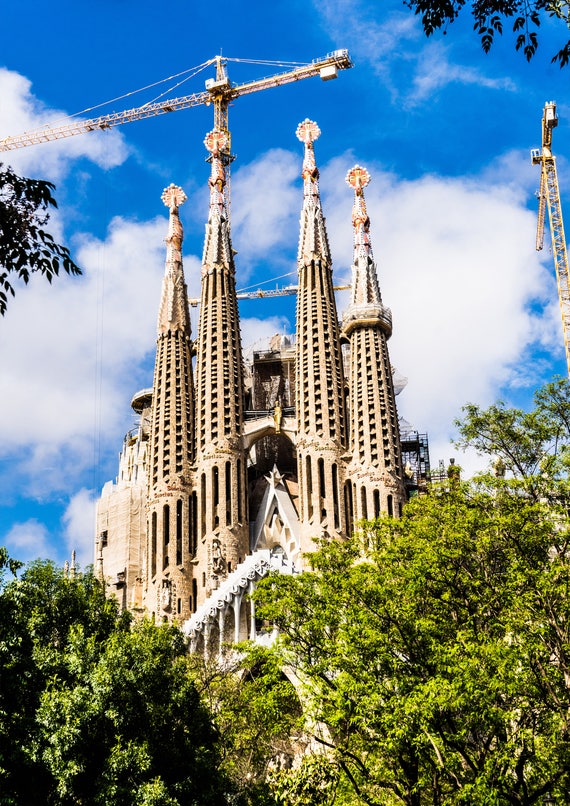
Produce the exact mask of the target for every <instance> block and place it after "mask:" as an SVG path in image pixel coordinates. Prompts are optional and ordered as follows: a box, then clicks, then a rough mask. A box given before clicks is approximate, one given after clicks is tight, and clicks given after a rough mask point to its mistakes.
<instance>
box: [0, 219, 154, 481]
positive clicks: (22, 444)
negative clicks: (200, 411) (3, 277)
mask: <svg viewBox="0 0 570 806" xmlns="http://www.w3.org/2000/svg"><path fill="white" fill-rule="evenodd" d="M166 231H167V223H166V219H165V218H157V219H155V220H153V221H148V222H135V221H128V220H125V219H121V218H116V219H114V220H113V221H112V222H111V225H110V227H109V232H108V236H107V238H106V240H105V241H99V240H97V239H95V238H94V237H92V236H84V237H83V238H82V239H81V243H80V246H79V248H78V249H77V250H76V255H77V260H78V263H79V264H80V265H81V266H82V267H83V269H84V272H85V273H84V276H83V277H80V278H70V277H68V276H67V275H63V276H62V277H60V278H58V279H57V280H56V281H55V282H54V283H53V285H52V286H50V285H48V283H46V282H45V280H44V279H43V278H41V277H34V278H33V281H32V282H31V283H30V286H29V287H28V288H26V289H25V290H20V291H19V293H18V294H17V295H16V298H15V299H14V300H13V302H12V303H11V305H10V308H9V310H8V313H7V315H6V317H5V319H4V320H3V321H2V328H1V329H0V349H1V351H2V355H3V368H2V369H3V388H4V389H6V390H9V394H4V395H3V396H2V397H1V398H0V454H3V455H4V456H7V455H9V454H12V458H13V461H12V467H11V470H10V475H9V477H8V478H7V479H6V481H5V483H6V485H7V486H8V488H9V487H10V486H11V484H12V479H13V478H14V477H15V476H16V475H17V474H18V473H19V472H24V473H25V474H26V475H27V477H28V483H27V485H26V486H27V488H28V489H31V490H34V491H35V494H37V495H40V494H42V493H45V492H48V491H50V490H57V489H66V487H67V488H69V486H70V485H71V484H72V479H73V478H77V475H78V474H79V473H81V471H82V470H84V469H85V468H86V467H88V466H90V465H92V463H93V461H94V460H96V457H94V450H95V449H94V442H95V443H96V442H97V440H98V434H99V433H101V434H104V435H105V437H104V439H107V438H108V437H109V436H112V437H114V438H115V439H117V438H118V435H119V434H121V433H122V431H123V429H124V423H125V417H126V416H128V401H129V400H130V396H131V395H132V394H133V392H134V391H136V384H137V383H139V381H138V376H140V374H141V367H142V365H143V362H144V361H145V359H148V357H149V356H150V357H151V361H152V351H153V348H154V341H155V334H156V312H157V308H158V300H159V296H160V287H161V282H162V267H163V266H164V255H165V251H164V237H165V234H166ZM145 383H146V378H145ZM133 387H135V388H133Z"/></svg>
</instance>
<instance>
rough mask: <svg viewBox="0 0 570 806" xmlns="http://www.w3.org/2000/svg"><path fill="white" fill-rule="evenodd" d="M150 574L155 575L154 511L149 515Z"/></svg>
mask: <svg viewBox="0 0 570 806" xmlns="http://www.w3.org/2000/svg"><path fill="white" fill-rule="evenodd" d="M150 575H151V576H153V577H154V576H156V512H153V513H152V515H151V516H150Z"/></svg>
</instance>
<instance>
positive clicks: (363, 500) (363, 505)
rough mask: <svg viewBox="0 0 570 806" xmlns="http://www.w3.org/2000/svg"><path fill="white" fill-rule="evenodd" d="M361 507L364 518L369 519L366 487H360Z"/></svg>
mask: <svg viewBox="0 0 570 806" xmlns="http://www.w3.org/2000/svg"><path fill="white" fill-rule="evenodd" d="M360 508H361V510H362V518H363V520H365V521H366V520H368V507H367V505H366V487H361V488H360Z"/></svg>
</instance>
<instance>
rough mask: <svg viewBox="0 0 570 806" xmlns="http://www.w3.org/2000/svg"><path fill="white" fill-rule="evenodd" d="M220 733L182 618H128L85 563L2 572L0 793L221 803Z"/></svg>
mask: <svg viewBox="0 0 570 806" xmlns="http://www.w3.org/2000/svg"><path fill="white" fill-rule="evenodd" d="M2 558H3V561H4V565H5V564H6V562H7V557H6V556H5V555H0V559H2ZM218 741H219V737H218V735H217V733H216V730H215V727H214V725H213V723H212V720H211V717H210V714H209V712H208V710H207V708H206V707H205V706H204V704H203V703H202V702H201V701H200V697H199V693H198V690H197V687H196V685H195V683H194V678H193V675H192V674H191V670H190V668H189V660H188V656H187V653H186V645H185V642H184V640H183V636H182V634H181V633H180V632H179V631H178V630H176V629H174V628H169V627H166V626H162V625H161V626H160V627H157V626H155V625H153V624H151V623H149V622H142V623H140V624H136V625H134V626H133V625H132V624H131V623H130V619H129V617H128V616H127V615H126V614H120V613H119V612H118V609H117V605H116V603H115V602H114V601H109V600H107V599H106V598H105V595H104V591H103V589H102V587H101V586H100V585H99V583H98V581H97V580H96V579H95V578H94V577H93V574H91V573H84V574H78V575H76V576H75V577H72V578H68V577H67V576H66V575H65V574H64V572H63V571H62V570H60V569H58V568H57V567H56V566H54V565H53V564H52V563H45V562H36V563H32V564H31V565H30V566H28V567H27V568H26V569H25V571H24V572H23V573H22V575H21V578H19V579H14V580H8V581H6V582H5V584H4V587H3V589H2V590H1V591H0V804H2V805H3V806H8V805H10V806H32V804H33V806H36V804H38V803H46V804H48V803H49V804H54V806H64V804H76V803H82V804H85V805H86V806H87V805H88V804H93V806H95V804H106V806H113V804H117V805H118V804H121V806H124V805H125V804H127V806H128V804H133V806H134V804H137V806H138V804H146V805H147V806H198V804H200V806H202V804H203V805H204V806H214V804H216V806H217V804H220V806H222V804H226V803H228V798H229V796H230V794H231V792H232V789H233V787H232V784H231V782H229V781H228V780H227V778H226V777H225V776H224V775H223V774H221V773H220V772H219V771H218V768H219V766H220V755H219V751H218Z"/></svg>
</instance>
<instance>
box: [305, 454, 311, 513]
mask: <svg viewBox="0 0 570 806" xmlns="http://www.w3.org/2000/svg"><path fill="white" fill-rule="evenodd" d="M306 468H307V469H306V476H307V515H308V518H309V520H311V518H312V517H313V474H312V469H311V457H310V456H307V460H306Z"/></svg>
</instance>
